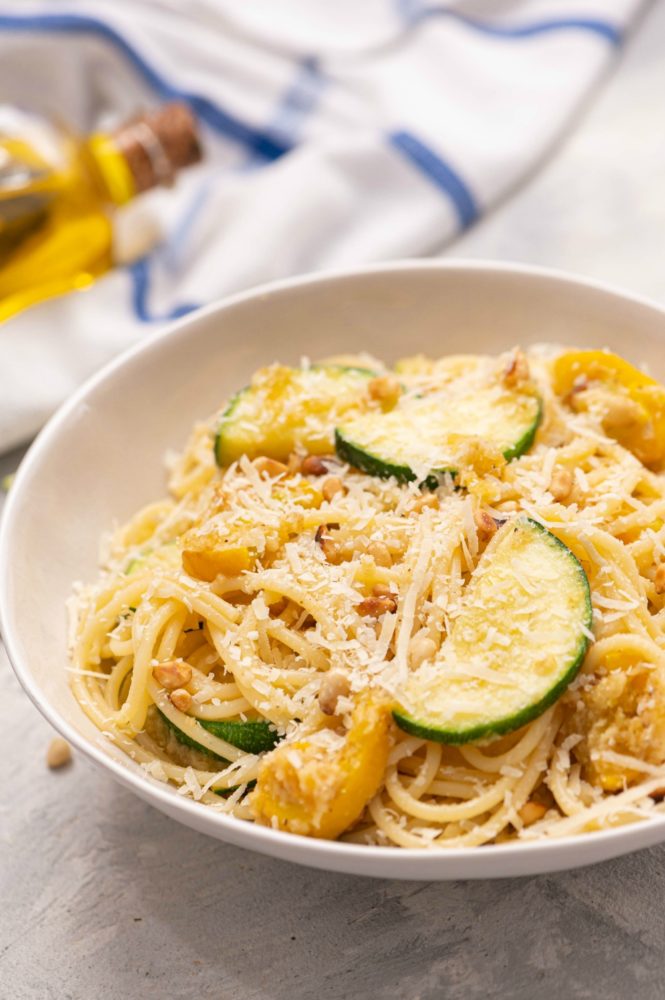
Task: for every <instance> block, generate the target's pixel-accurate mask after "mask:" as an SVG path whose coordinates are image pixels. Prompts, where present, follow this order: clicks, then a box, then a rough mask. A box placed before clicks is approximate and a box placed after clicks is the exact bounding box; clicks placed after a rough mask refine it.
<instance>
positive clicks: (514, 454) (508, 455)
mask: <svg viewBox="0 0 665 1000" xmlns="http://www.w3.org/2000/svg"><path fill="white" fill-rule="evenodd" d="M536 399H537V400H538V409H537V410H536V415H535V417H534V419H533V423H532V424H531V426H530V427H529V428H528V429H527V430H526V431H525V432H524V434H523V435H522V437H521V438H519V440H517V441H516V442H515V444H514V445H513V446H512V447H511V448H507V449H506V450H505V451H504V453H503V457H504V458H505V460H506V462H512V460H513V459H514V458H519V457H520V455H524V454H525V452H527V451H528V450H529V448H530V447H531V445H532V444H533V442H534V441H535V439H536V434H537V433H538V428H539V427H540V425H541V423H542V422H543V401H542V399H541V398H540V396H537V397H536ZM534 524H535V522H534ZM582 572H584V571H582Z"/></svg>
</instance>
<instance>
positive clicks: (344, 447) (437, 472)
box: [335, 397, 543, 490]
mask: <svg viewBox="0 0 665 1000" xmlns="http://www.w3.org/2000/svg"><path fill="white" fill-rule="evenodd" d="M537 401H538V408H537V410H536V414H535V416H534V419H533V422H532V423H531V424H530V425H529V427H528V428H527V429H526V431H525V432H524V434H522V436H521V437H520V438H518V440H517V441H515V443H514V444H513V445H511V446H510V448H507V449H506V450H505V451H504V452H503V457H504V458H505V459H506V461H507V462H511V461H512V460H513V459H515V458H519V457H520V455H523V454H524V453H525V452H527V451H528V450H529V448H530V447H531V445H532V444H533V442H534V440H535V437H536V434H537V432H538V428H539V427H540V424H541V423H542V419H543V402H542V399H540V397H537ZM377 419H380V415H379V414H377ZM335 451H336V453H337V457H338V458H339V459H341V461H343V462H346V463H348V465H352V466H353V467H354V468H355V469H360V471H361V472H366V473H367V475H368V476H376V477H377V478H379V479H390V478H391V477H394V478H395V479H396V480H397V482H398V483H412V482H414V481H415V480H416V479H417V476H416V474H415V472H414V471H413V469H411V468H410V467H409V466H408V465H403V464H398V463H395V462H391V461H390V460H389V459H387V458H382V457H380V456H379V455H375V454H373V453H372V452H370V451H366V450H365V449H363V448H361V447H360V446H359V445H358V444H355V443H354V442H353V441H352V440H351V439H350V438H349V436H348V435H347V434H345V433H344V431H343V430H342V429H341V428H339V427H337V428H335ZM457 472H458V470H457V469H453V468H450V469H433V470H432V472H430V474H429V475H427V476H426V477H425V478H424V479H423V480H421V481H420V482H419V484H418V485H419V486H421V487H422V488H423V489H428V490H435V489H436V488H437V487H438V486H440V485H441V480H442V478H443V476H445V475H449V476H451V477H452V478H455V476H456V475H457Z"/></svg>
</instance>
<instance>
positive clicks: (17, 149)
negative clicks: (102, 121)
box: [0, 103, 201, 322]
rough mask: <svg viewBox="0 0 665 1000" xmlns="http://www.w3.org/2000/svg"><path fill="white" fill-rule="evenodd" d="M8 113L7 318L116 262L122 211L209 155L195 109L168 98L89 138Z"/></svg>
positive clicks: (4, 191)
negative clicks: (116, 216) (118, 214)
mask: <svg viewBox="0 0 665 1000" xmlns="http://www.w3.org/2000/svg"><path fill="white" fill-rule="evenodd" d="M1 111H2V113H0V322H2V321H4V320H6V319H9V318H10V317H11V316H13V315H15V314H16V313H17V312H19V311H20V310H22V309H25V308H27V307H28V306H31V305H34V304H35V303H37V302H41V301H43V300H44V299H47V298H50V297H52V296H55V295H62V294H63V293H65V292H70V291H74V290H76V289H81V288H85V287H87V286H88V285H90V284H91V283H92V282H93V281H94V280H95V279H96V278H98V277H99V276H100V275H101V274H104V272H106V271H108V270H109V269H110V268H111V267H113V265H114V263H115V261H114V249H113V246H114V241H113V232H114V212H115V210H116V209H117V208H118V207H119V206H122V205H124V204H125V203H126V202H128V201H130V200H131V199H132V198H134V197H135V196H136V195H138V194H141V192H143V191H147V190H149V189H150V188H153V187H156V186H157V185H160V184H161V185H170V184H171V183H173V180H174V179H175V176H176V174H177V172H178V170H179V169H180V168H181V167H186V166H188V165H189V164H193V163H196V162H198V160H199V159H200V158H201V147H200V144H199V137H198V130H197V123H196V120H195V119H194V117H193V116H192V113H191V112H190V110H189V108H188V107H187V106H186V105H184V104H180V103H172V104H166V105H164V106H163V107H161V108H159V109H157V110H156V111H153V112H150V113H148V114H143V115H140V116H137V117H135V118H134V119H132V120H131V121H129V122H127V123H126V124H124V125H122V126H121V127H120V128H118V129H116V130H115V131H112V132H97V133H95V134H94V135H90V136H87V137H83V138H81V137H79V136H76V135H74V134H73V133H71V132H69V131H67V130H66V129H63V128H59V127H57V126H54V125H53V124H52V123H50V122H47V121H44V120H42V119H37V118H35V117H34V116H31V115H26V114H24V113H22V112H19V111H15V110H14V109H8V108H3V109H1Z"/></svg>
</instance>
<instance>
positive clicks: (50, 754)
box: [46, 737, 72, 771]
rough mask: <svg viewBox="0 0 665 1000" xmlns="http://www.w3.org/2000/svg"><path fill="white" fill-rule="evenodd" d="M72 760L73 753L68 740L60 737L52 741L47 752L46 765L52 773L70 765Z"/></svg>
mask: <svg viewBox="0 0 665 1000" xmlns="http://www.w3.org/2000/svg"><path fill="white" fill-rule="evenodd" d="M71 759H72V751H71V748H70V746H69V743H68V742H67V740H63V739H61V738H60V737H57V738H56V739H54V740H51V742H50V743H49V745H48V750H47V751H46V763H47V765H48V766H49V767H50V768H51V770H52V771H55V770H56V769H57V768H59V767H64V766H65V764H69V762H70V760H71Z"/></svg>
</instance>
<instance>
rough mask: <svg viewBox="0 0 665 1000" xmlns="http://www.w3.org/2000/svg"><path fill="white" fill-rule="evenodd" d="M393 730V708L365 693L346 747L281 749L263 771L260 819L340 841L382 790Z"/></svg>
mask: <svg viewBox="0 0 665 1000" xmlns="http://www.w3.org/2000/svg"><path fill="white" fill-rule="evenodd" d="M390 726H391V722H390V705H389V704H388V703H387V702H386V701H385V700H384V699H381V698H379V697H378V696H377V695H376V694H375V693H373V692H371V691H365V692H363V693H361V694H360V695H359V696H358V700H357V702H356V706H355V708H354V710H353V714H352V718H351V728H350V729H349V732H348V734H347V735H346V737H345V739H344V742H343V744H342V745H341V746H340V747H338V748H335V749H331V748H330V747H329V746H326V745H325V744H324V743H317V742H316V737H314V738H311V739H303V740H299V741H298V742H296V743H290V744H286V745H284V746H280V747H278V748H277V749H276V750H274V751H273V752H272V753H271V754H269V756H267V757H266V758H265V760H264V762H263V764H262V765H261V768H260V770H259V775H258V780H257V783H256V789H255V791H254V792H253V794H252V799H251V807H252V813H253V815H254V818H255V819H256V820H258V822H260V823H265V824H266V825H267V826H274V827H276V828H277V829H279V830H287V831H289V832H290V833H299V834H301V835H303V836H306V837H322V838H324V839H326V840H334V839H335V838H336V837H339V836H340V835H341V834H342V833H344V831H345V830H347V829H348V828H349V827H350V826H351V824H352V823H354V822H355V821H356V820H357V819H358V817H359V816H360V814H361V813H362V811H363V809H364V808H365V806H366V805H367V803H368V802H369V801H370V800H371V799H372V798H373V797H374V795H375V794H376V792H377V791H378V789H379V788H380V786H381V782H382V781H383V778H384V774H385V770H386V765H387V763H388V752H389V750H390V744H391V733H390Z"/></svg>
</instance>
